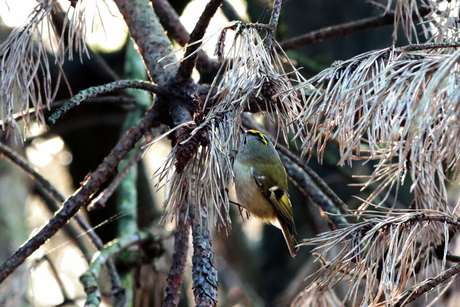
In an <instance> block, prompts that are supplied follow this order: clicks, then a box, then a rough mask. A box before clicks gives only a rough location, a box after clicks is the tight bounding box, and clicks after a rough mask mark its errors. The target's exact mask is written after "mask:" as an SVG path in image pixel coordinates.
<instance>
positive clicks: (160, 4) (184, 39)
mask: <svg viewBox="0 0 460 307" xmlns="http://www.w3.org/2000/svg"><path fill="white" fill-rule="evenodd" d="M150 2H151V3H152V4H153V9H154V10H155V13H156V14H157V15H158V18H159V19H160V23H161V24H162V25H163V27H164V28H165V30H166V31H167V32H168V35H170V36H171V37H172V39H174V40H175V41H176V42H177V43H178V44H179V45H181V46H182V47H184V46H185V45H186V44H187V43H188V42H189V40H190V35H189V33H188V32H187V30H186V29H185V27H184V25H183V24H182V23H181V21H180V20H179V16H178V15H177V13H176V11H175V10H174V8H173V7H172V6H171V4H170V3H169V2H168V1H167V0H150ZM219 67H220V63H219V62H217V61H214V60H212V59H211V58H210V57H209V56H208V55H207V54H206V52H204V51H203V50H199V51H198V59H197V63H196V68H197V69H198V71H199V72H200V83H209V84H211V83H212V80H213V79H214V77H215V76H216V75H217V71H218V70H219Z"/></svg>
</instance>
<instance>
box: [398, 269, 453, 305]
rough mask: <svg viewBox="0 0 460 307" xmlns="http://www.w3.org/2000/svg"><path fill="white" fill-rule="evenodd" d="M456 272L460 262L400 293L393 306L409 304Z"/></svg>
mask: <svg viewBox="0 0 460 307" xmlns="http://www.w3.org/2000/svg"><path fill="white" fill-rule="evenodd" d="M458 273H460V263H458V264H456V265H454V266H453V267H451V268H449V269H448V270H446V271H445V272H443V273H441V274H439V275H438V276H436V277H434V278H428V279H425V280H424V281H423V282H422V283H421V284H419V285H417V286H416V287H414V288H412V289H411V290H408V291H406V292H405V293H403V294H401V298H400V299H399V300H398V301H397V302H396V303H394V305H393V306H395V307H402V306H405V305H407V304H409V303H410V302H412V301H414V300H415V299H417V298H418V297H420V296H422V295H423V294H425V293H427V292H428V291H430V290H432V289H434V288H436V287H437V286H439V285H441V284H442V283H443V282H445V281H446V280H448V279H450V278H452V277H453V276H455V275H457V274H458Z"/></svg>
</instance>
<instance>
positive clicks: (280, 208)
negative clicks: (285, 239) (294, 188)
mask: <svg viewBox="0 0 460 307" xmlns="http://www.w3.org/2000/svg"><path fill="white" fill-rule="evenodd" d="M251 173H252V177H253V178H254V181H255V182H256V184H257V186H258V187H259V189H260V191H261V192H262V194H264V195H265V197H267V198H268V199H269V200H270V202H271V203H272V204H273V206H275V209H276V212H278V214H279V215H280V217H281V218H282V219H283V220H284V221H285V222H286V223H287V224H288V225H289V227H290V228H291V230H292V233H294V234H296V232H297V231H296V227H295V223H294V218H293V216H292V205H291V201H290V200H289V195H288V194H287V192H286V191H284V190H283V189H280V188H279V187H278V186H277V185H274V182H273V180H271V178H267V177H266V176H263V175H261V174H258V172H257V171H256V170H255V168H254V167H251Z"/></svg>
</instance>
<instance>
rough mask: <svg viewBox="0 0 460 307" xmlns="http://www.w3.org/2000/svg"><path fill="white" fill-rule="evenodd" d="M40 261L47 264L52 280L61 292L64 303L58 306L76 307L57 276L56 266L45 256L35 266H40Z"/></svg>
mask: <svg viewBox="0 0 460 307" xmlns="http://www.w3.org/2000/svg"><path fill="white" fill-rule="evenodd" d="M42 261H46V262H48V264H49V266H50V269H51V273H52V274H53V275H54V279H55V280H56V283H57V284H58V286H59V290H60V291H61V294H62V296H63V298H64V301H63V302H62V303H61V304H60V306H66V305H68V304H72V305H74V306H77V304H76V302H75V300H73V299H71V298H70V296H69V293H67V290H66V288H65V286H64V283H63V281H62V278H61V276H59V271H58V269H57V268H56V266H55V265H54V263H53V261H51V259H50V257H49V256H48V255H46V254H45V255H44V256H43V257H42V258H41V259H40V260H39V261H37V265H38V264H40V262H42Z"/></svg>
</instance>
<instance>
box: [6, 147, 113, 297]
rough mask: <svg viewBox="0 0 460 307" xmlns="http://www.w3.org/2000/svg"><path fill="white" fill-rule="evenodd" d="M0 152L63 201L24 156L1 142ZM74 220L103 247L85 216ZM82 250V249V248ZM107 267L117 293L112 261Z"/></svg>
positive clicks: (94, 242)
mask: <svg viewBox="0 0 460 307" xmlns="http://www.w3.org/2000/svg"><path fill="white" fill-rule="evenodd" d="M0 153H1V155H2V156H4V157H6V158H7V159H8V160H9V161H10V162H12V163H13V164H16V165H17V166H18V167H19V168H20V169H21V170H22V171H24V172H25V173H26V174H27V175H28V176H29V177H30V178H31V179H32V180H34V181H35V182H37V183H38V184H39V185H40V186H41V187H42V188H43V189H44V190H45V191H46V192H47V193H48V194H49V195H51V196H52V197H53V198H54V199H55V200H56V201H57V202H59V203H64V202H65V197H64V196H63V195H62V194H61V193H60V192H59V191H58V190H57V189H56V188H55V187H54V186H53V185H52V184H51V183H50V182H49V181H48V180H46V179H45V178H44V177H43V176H42V175H40V174H39V173H38V172H36V171H35V170H34V169H33V168H32V167H30V165H29V164H28V163H27V161H26V160H25V159H24V158H22V157H21V156H19V155H18V154H17V153H15V152H14V151H13V150H11V149H10V148H9V147H8V146H6V145H5V144H3V143H0ZM62 208H63V207H61V209H62ZM58 210H59V208H58ZM75 220H76V221H77V223H78V225H79V226H80V227H81V228H82V229H83V231H84V232H85V233H86V234H87V235H88V237H89V238H90V239H91V242H92V243H93V244H94V246H95V247H96V248H97V249H101V248H102V247H103V243H102V240H101V238H100V237H99V236H98V235H97V234H96V232H94V230H93V228H92V227H91V226H90V225H89V224H88V223H87V222H86V220H85V218H83V217H82V216H81V215H80V214H79V213H76V214H75ZM63 226H65V225H63ZM50 237H51V236H50ZM82 251H84V249H83V250H82ZM26 257H28V256H26ZM10 259H11V258H10ZM4 265H5V264H4ZM4 265H2V268H3V267H4ZM107 268H108V270H109V274H110V279H111V281H112V287H113V292H114V293H118V292H119V291H120V289H122V286H121V284H120V278H119V277H118V273H117V270H116V268H115V265H114V263H113V262H112V261H109V262H107ZM0 283H1V281H0Z"/></svg>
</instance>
